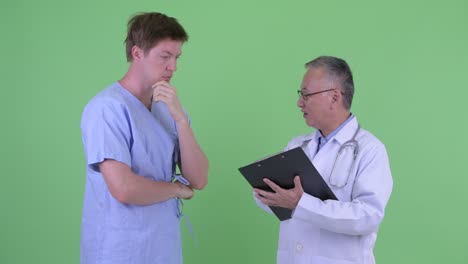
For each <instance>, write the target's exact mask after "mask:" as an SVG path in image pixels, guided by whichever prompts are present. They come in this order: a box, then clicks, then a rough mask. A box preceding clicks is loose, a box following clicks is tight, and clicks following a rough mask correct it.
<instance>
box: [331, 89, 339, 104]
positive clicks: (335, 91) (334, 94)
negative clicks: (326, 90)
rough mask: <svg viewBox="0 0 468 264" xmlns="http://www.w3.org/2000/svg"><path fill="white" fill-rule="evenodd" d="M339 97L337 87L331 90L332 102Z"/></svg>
mask: <svg viewBox="0 0 468 264" xmlns="http://www.w3.org/2000/svg"><path fill="white" fill-rule="evenodd" d="M340 97H341V92H340V90H339V89H335V90H333V95H332V102H333V103H335V102H337V101H338V99H340Z"/></svg>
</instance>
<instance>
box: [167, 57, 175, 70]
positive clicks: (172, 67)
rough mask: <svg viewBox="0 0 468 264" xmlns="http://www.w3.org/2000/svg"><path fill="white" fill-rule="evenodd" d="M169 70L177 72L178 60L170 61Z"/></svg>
mask: <svg viewBox="0 0 468 264" xmlns="http://www.w3.org/2000/svg"><path fill="white" fill-rule="evenodd" d="M167 69H168V70H170V71H173V72H175V71H176V70H177V60H176V59H172V60H170V61H169V63H168V64H167Z"/></svg>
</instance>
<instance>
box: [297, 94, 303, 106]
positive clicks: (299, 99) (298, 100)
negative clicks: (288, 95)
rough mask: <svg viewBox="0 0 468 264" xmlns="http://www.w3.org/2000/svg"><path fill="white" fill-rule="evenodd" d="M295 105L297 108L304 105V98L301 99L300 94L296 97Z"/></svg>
mask: <svg viewBox="0 0 468 264" xmlns="http://www.w3.org/2000/svg"><path fill="white" fill-rule="evenodd" d="M297 106H298V107H299V108H302V107H303V106H304V100H302V96H299V98H298V99H297Z"/></svg>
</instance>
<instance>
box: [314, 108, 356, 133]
mask: <svg viewBox="0 0 468 264" xmlns="http://www.w3.org/2000/svg"><path fill="white" fill-rule="evenodd" d="M350 115H351V112H349V111H344V112H342V113H340V114H338V115H335V116H333V117H330V119H329V121H330V122H329V124H330V125H329V126H328V127H326V128H324V129H320V133H322V136H324V137H327V136H328V135H330V134H331V133H332V132H333V131H335V129H337V128H338V127H339V126H340V125H341V124H343V122H344V121H346V120H347V119H348V118H349V116H350Z"/></svg>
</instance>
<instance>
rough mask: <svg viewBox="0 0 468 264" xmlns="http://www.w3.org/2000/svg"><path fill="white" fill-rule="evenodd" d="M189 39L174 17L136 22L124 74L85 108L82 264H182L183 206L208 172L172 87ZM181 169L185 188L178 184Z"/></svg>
mask: <svg viewBox="0 0 468 264" xmlns="http://www.w3.org/2000/svg"><path fill="white" fill-rule="evenodd" d="M187 39H188V36H187V34H186V32H185V30H184V29H183V27H182V26H181V25H180V24H179V23H178V22H177V20H176V19H175V18H172V17H168V16H166V15H164V14H161V13H143V14H139V15H136V16H134V17H133V18H131V19H130V21H129V23H128V33H127V38H126V40H125V42H126V52H127V60H128V61H129V62H130V66H129V69H128V71H127V73H126V74H125V76H124V77H123V78H122V79H121V80H119V81H118V82H115V83H114V84H112V85H111V86H110V87H108V88H107V89H105V90H103V91H101V92H100V93H98V94H97V95H96V96H95V97H94V98H93V99H92V100H91V101H90V102H89V103H88V104H87V105H86V107H85V109H84V111H83V116H82V121H81V129H82V139H83V145H84V150H85V155H86V162H87V168H86V174H87V175H86V190H85V195H84V205H83V218H82V234H81V235H82V237H81V263H86V264H87V263H109V264H111V263H112V264H118V263H122V264H123V263H125V264H129V263H135V264H145V263H165V264H166V263H182V252H181V237H180V229H179V218H180V211H179V210H180V209H179V208H178V207H179V203H178V202H179V199H190V198H191V197H192V196H193V190H192V189H198V190H201V189H203V188H204V187H205V185H206V184H207V174H208V160H207V158H206V156H205V154H204V153H203V151H202V150H201V148H200V146H199V145H198V143H197V140H196V138H195V136H194V134H193V132H192V129H191V127H190V122H189V119H188V117H187V115H186V114H185V112H184V110H183V108H182V106H181V104H180V102H179V99H178V97H177V94H176V89H175V88H174V87H173V86H172V85H171V83H170V80H171V78H172V76H173V74H174V72H175V71H176V65H177V59H178V57H179V56H180V54H181V49H182V45H183V43H184V42H185V41H187ZM176 165H178V166H179V168H180V171H181V173H182V175H183V177H184V178H185V179H186V181H187V182H186V185H184V184H182V183H181V182H179V181H175V177H174V176H175V169H176V167H175V166H176ZM174 181H175V182H174ZM181 181H183V180H181Z"/></svg>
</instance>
